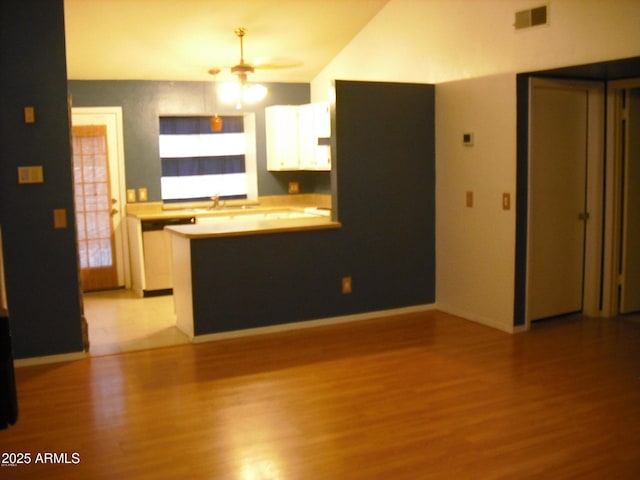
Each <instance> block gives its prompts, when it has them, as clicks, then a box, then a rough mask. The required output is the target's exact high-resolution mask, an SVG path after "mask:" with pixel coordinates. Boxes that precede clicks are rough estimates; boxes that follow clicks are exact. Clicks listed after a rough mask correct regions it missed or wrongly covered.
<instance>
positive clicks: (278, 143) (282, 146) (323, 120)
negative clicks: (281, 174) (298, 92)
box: [265, 102, 331, 171]
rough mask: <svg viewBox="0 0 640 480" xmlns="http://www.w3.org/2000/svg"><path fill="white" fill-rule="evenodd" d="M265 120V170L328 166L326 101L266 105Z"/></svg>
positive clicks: (306, 168)
mask: <svg viewBox="0 0 640 480" xmlns="http://www.w3.org/2000/svg"><path fill="white" fill-rule="evenodd" d="M265 122H266V132H267V169H268V170H272V171H274V170H325V171H327V170H331V148H330V146H329V142H328V138H329V137H330V136H331V114H330V110H329V104H328V103H327V102H320V103H310V104H305V105H274V106H271V107H267V108H265ZM319 139H325V141H324V142H319ZM319 143H323V144H319Z"/></svg>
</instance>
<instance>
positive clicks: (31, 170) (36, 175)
mask: <svg viewBox="0 0 640 480" xmlns="http://www.w3.org/2000/svg"><path fill="white" fill-rule="evenodd" d="M18 183H19V184H25V183H44V169H43V168H42V165H28V166H23V167H18Z"/></svg>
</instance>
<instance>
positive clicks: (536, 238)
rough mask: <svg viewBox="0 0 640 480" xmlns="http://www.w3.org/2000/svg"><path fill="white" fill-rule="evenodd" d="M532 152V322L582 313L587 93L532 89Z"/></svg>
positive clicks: (560, 88)
mask: <svg viewBox="0 0 640 480" xmlns="http://www.w3.org/2000/svg"><path fill="white" fill-rule="evenodd" d="M530 99H531V104H530V105H531V107H530V115H531V118H530V132H529V141H530V152H529V175H530V178H529V243H528V246H529V259H528V269H527V272H528V274H527V277H528V286H527V288H528V295H527V309H528V317H529V319H530V320H538V319H541V318H547V317H552V316H557V315H562V314H566V313H572V312H579V311H581V310H582V299H583V282H584V248H585V220H584V218H583V217H584V214H585V209H586V207H585V205H586V168H587V134H588V121H587V119H588V117H587V114H588V91H587V90H586V89H580V88H573V87H563V86H562V85H558V86H552V85H548V84H544V86H536V85H535V84H533V85H532V88H531V95H530Z"/></svg>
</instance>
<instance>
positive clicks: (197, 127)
mask: <svg viewBox="0 0 640 480" xmlns="http://www.w3.org/2000/svg"><path fill="white" fill-rule="evenodd" d="M210 120H211V117H160V139H159V147H160V161H161V164H162V175H161V179H160V186H161V193H162V200H163V201H180V200H199V199H209V198H211V197H212V196H214V195H219V196H220V198H246V197H247V190H248V189H247V175H246V165H245V152H246V148H247V146H246V137H245V134H244V120H243V118H242V117H222V130H221V131H220V132H214V131H212V130H211V123H210Z"/></svg>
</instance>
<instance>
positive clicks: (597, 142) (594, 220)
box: [525, 76, 606, 330]
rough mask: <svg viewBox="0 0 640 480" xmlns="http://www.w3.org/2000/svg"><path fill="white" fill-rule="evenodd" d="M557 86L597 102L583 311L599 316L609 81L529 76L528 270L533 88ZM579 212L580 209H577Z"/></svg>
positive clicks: (591, 127) (591, 115)
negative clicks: (607, 85)
mask: <svg viewBox="0 0 640 480" xmlns="http://www.w3.org/2000/svg"><path fill="white" fill-rule="evenodd" d="M545 86H546V87H557V86H561V87H563V88H575V89H581V90H583V89H585V87H586V88H587V89H588V90H589V93H590V95H593V98H594V100H595V101H594V102H593V104H592V102H589V110H588V114H587V115H588V121H589V123H588V133H587V136H588V143H587V158H588V160H587V162H588V164H587V184H586V208H587V211H588V212H589V215H590V218H589V220H588V221H587V226H586V231H585V253H584V259H585V260H584V277H583V296H582V312H583V313H584V314H585V315H590V316H598V315H599V314H600V311H601V295H602V293H601V292H602V287H603V281H602V259H603V246H602V228H603V218H604V212H603V198H604V179H605V176H604V168H605V166H604V156H605V152H604V148H605V136H604V132H605V113H606V111H605V83H604V82H594V81H581V80H572V79H551V78H540V77H535V76H532V77H530V78H529V85H528V89H529V94H528V98H529V108H528V115H529V117H528V125H527V129H528V131H529V134H528V138H529V142H528V145H527V150H528V153H527V155H528V158H529V161H528V166H527V169H528V170H529V173H528V174H527V178H528V179H527V192H528V193H527V196H528V197H529V198H528V199H527V203H528V205H529V208H528V211H527V241H526V244H527V247H526V272H529V269H530V245H531V241H530V235H531V227H530V218H531V215H530V211H531V198H530V192H531V183H530V182H531V175H530V169H531V143H530V139H531V137H532V135H531V131H530V128H531V115H532V108H533V104H532V90H533V88H535V87H545ZM576 213H577V212H576ZM529 328H531V317H530V308H529V282H528V273H527V280H526V286H525V329H527V330H528V329H529Z"/></svg>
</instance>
